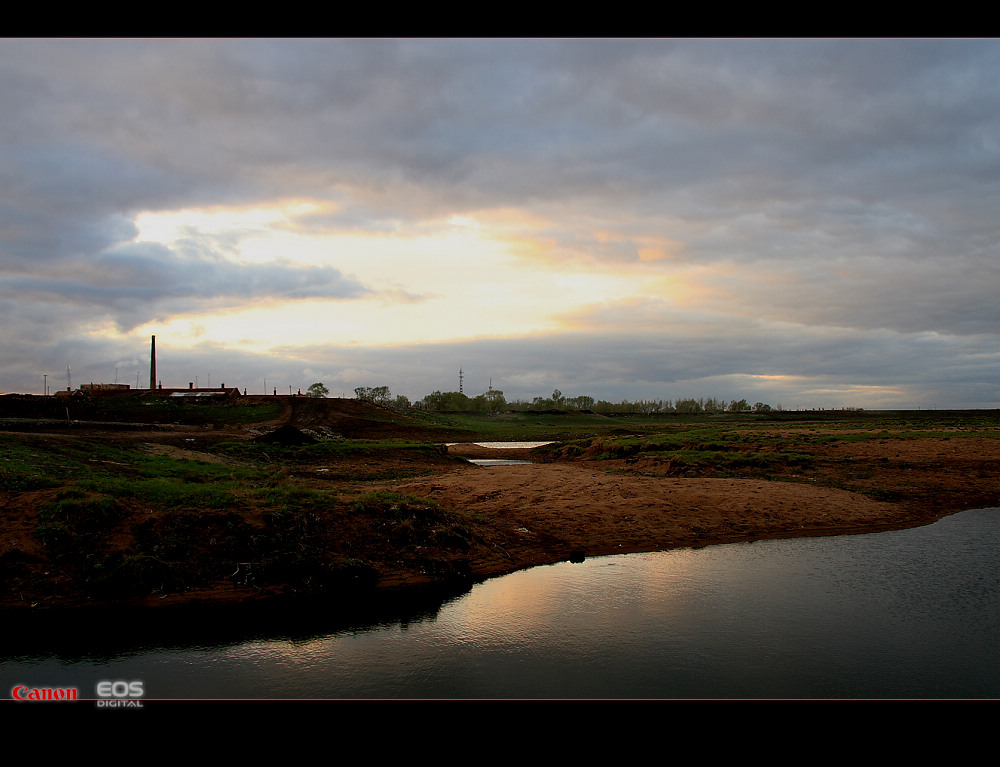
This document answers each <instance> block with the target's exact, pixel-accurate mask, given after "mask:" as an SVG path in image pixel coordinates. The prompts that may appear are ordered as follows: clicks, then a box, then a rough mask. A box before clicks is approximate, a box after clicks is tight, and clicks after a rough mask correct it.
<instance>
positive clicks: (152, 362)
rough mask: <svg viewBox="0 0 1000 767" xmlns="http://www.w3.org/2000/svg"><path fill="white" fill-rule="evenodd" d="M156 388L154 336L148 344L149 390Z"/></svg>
mask: <svg viewBox="0 0 1000 767" xmlns="http://www.w3.org/2000/svg"><path fill="white" fill-rule="evenodd" d="M155 388H156V336H153V340H152V341H151V342H150V344H149V390H150V391H152V390H153V389H155Z"/></svg>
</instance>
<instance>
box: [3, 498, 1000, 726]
mask: <svg viewBox="0 0 1000 767" xmlns="http://www.w3.org/2000/svg"><path fill="white" fill-rule="evenodd" d="M998 551H1000V509H981V510H975V511H968V512H963V513H961V514H957V515H953V516H951V517H946V518H945V519H942V520H940V521H939V522H936V523H934V524H932V525H928V526H926V527H921V528H915V529H911V530H901V531H894V532H886V533H877V534H870V535H855V536H837V537H827V538H799V539H793V540H783V541H758V542H754V543H741V544H731V545H724V546H714V547H708V548H703V549H682V550H675V551H668V552H659V553H654V554H631V555H624V556H613V557H600V558H595V559H590V560H587V561H586V562H583V563H580V564H570V563H563V564H559V565H553V566H547V567H538V568H533V569H531V570H526V571H522V572H518V573H514V574H512V575H508V576H505V577H502V578H497V579H494V580H490V581H487V582H484V583H481V584H478V585H476V586H474V587H473V588H472V589H471V590H470V591H468V592H466V593H464V594H462V595H459V596H456V597H454V598H452V599H450V600H448V601H446V602H444V603H443V604H436V605H432V606H430V607H426V608H422V609H412V610H409V611H400V610H397V611H396V612H395V614H393V615H392V616H390V617H384V616H383V617H382V618H380V619H367V620H358V619H347V618H345V617H344V616H335V615H332V614H325V615H316V614H312V615H307V616H303V615H285V616H281V617H275V618H272V619H271V620H269V622H268V623H269V625H268V627H267V628H265V629H263V630H262V629H261V627H260V626H259V625H257V624H253V628H251V627H250V626H251V624H247V626H245V627H243V628H240V627H239V626H238V625H236V624H233V623H232V622H228V625H227V626H225V627H223V626H218V625H215V626H213V625H212V624H211V621H207V622H204V623H202V622H200V621H199V623H198V625H188V626H185V627H184V628H183V629H177V628H176V627H174V628H172V629H171V628H168V627H167V626H166V624H163V625H161V626H160V627H158V628H150V627H149V626H137V625H131V624H130V623H129V622H128V621H129V620H138V621H140V622H141V619H139V618H135V617H133V618H132V619H129V618H127V617H126V618H120V619H116V620H121V621H123V622H122V623H120V624H116V625H111V626H107V625H105V626H103V627H102V628H101V629H100V630H97V629H96V628H95V627H93V626H91V627H90V628H84V627H82V626H81V624H80V623H79V622H78V621H70V620H67V621H65V622H64V624H60V622H59V621H55V622H53V623H47V624H46V626H45V628H44V629H43V630H41V633H39V631H40V629H39V628H38V627H37V626H34V627H31V626H21V627H19V628H21V629H24V631H28V632H29V633H30V632H34V633H33V634H32V635H31V636H30V638H28V636H27V634H23V635H22V636H20V638H19V636H18V634H19V632H18V631H12V630H11V628H13V627H8V630H7V631H6V632H5V633H6V634H7V636H6V638H5V639H4V643H3V646H2V648H0V651H2V655H0V658H2V662H0V685H2V689H3V690H4V694H5V695H7V694H9V693H8V692H7V691H9V690H10V689H11V688H12V687H13V686H14V685H16V684H27V685H31V686H43V685H54V686H63V687H65V686H70V685H71V686H75V687H77V688H79V690H80V695H81V696H84V697H93V695H94V692H93V691H94V689H95V686H96V684H97V683H98V682H99V681H102V680H104V681H107V680H125V681H129V680H140V681H141V682H142V690H143V696H144V701H143V702H144V703H145V704H146V705H147V706H151V705H155V703H154V701H155V700H156V699H159V698H411V697H416V698H432V697H459V698H498V697H510V698H572V697H586V698H595V697H596V698H628V697H640V698H677V697H680V698H699V697H708V698H720V697H724V698H728V697H739V698H746V697H754V698H757V697H767V698H772V697H809V698H842V697H848V698H887V697H888V698H893V697H905V698H914V697H919V698H928V697H977V698H978V697H998V696H1000V557H998V556H997V554H998ZM237 623H238V622H237ZM22 640H23V641H22ZM123 689H124V688H123ZM77 705H81V704H77ZM82 705H95V704H93V703H86V704H82Z"/></svg>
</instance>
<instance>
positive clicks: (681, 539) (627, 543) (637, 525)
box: [394, 464, 927, 569]
mask: <svg viewBox="0 0 1000 767" xmlns="http://www.w3.org/2000/svg"><path fill="white" fill-rule="evenodd" d="M394 489H396V490H398V491H399V492H405V493H412V494H414V495H421V496H425V497H428V498H432V499H434V500H436V501H438V502H439V503H441V504H442V505H445V506H450V507H454V508H461V509H463V510H464V511H466V512H467V513H470V514H473V515H480V516H482V517H483V518H485V519H487V520H489V521H490V522H491V523H493V524H494V525H496V526H498V527H501V528H508V529H510V530H512V531H514V533H516V535H514V536H513V539H514V540H516V541H518V542H519V544H518V545H515V546H514V547H513V548H512V550H509V551H508V552H507V554H508V555H509V556H510V558H511V559H512V560H513V561H515V562H516V563H517V564H518V565H519V566H523V565H526V564H533V563H536V562H546V561H552V560H553V559H564V558H567V557H569V556H570V555H571V554H572V553H573V552H581V553H584V554H586V555H587V556H593V555H600V554H612V553H624V552H637V551H654V550H659V549H669V548H675V547H681V546H702V545H707V544H712V543H723V542H730V541H743V540H753V539H757V538H786V537H795V536H802V535H830V534H840V533H849V532H862V531H874V530H884V529H889V528H902V527H907V526H911V525H915V524H920V523H922V522H924V521H927V520H926V518H921V517H917V516H914V515H913V514H912V513H910V512H908V511H907V510H906V509H905V508H902V507H901V506H899V505H898V504H891V503H882V502H878V501H874V500H871V499H870V498H867V497H865V496H863V495H860V494H857V493H851V492H847V491H845V490H835V489H830V488H823V487H812V486H809V485H807V484H792V483H787V482H766V481H759V480H751V479H699V478H694V479H686V478H684V479H673V478H658V477H644V476H636V475H617V476H615V475H609V474H607V473H605V472H604V471H600V470H598V469H595V468H592V467H590V466H587V465H579V464H539V465H533V466H504V467H493V468H483V467H479V466H469V467H463V468H460V469H457V470H455V471H452V472H450V473H447V474H443V475H438V476H436V477H432V478H427V479H422V480H418V481H411V482H406V483H397V484H395V485H394ZM481 565H482V566H483V567H485V568H486V569H491V563H489V562H483V563H481ZM493 566H496V565H495V564H494V565H493Z"/></svg>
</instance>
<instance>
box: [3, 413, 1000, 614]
mask: <svg viewBox="0 0 1000 767" xmlns="http://www.w3.org/2000/svg"><path fill="white" fill-rule="evenodd" d="M315 415H316V414H315V413H313V412H312V411H310V417H314V416H315ZM320 415H322V414H320ZM360 415H364V414H363V413H361V414H360ZM360 415H358V414H355V413H351V414H350V416H351V418H360ZM338 417H340V418H341V422H342V423H343V422H345V421H344V419H345V416H344V414H340V415H339V416H338ZM329 423H330V421H324V420H323V418H316V422H315V423H313V424H312V425H313V426H314V427H315V428H316V429H318V430H320V431H319V432H317V433H318V434H319V437H316V438H310V439H311V440H315V441H307V442H305V443H303V444H295V445H290V444H282V443H280V442H275V441H274V440H273V439H272V438H270V436H269V435H268V433H267V430H266V429H263V428H259V427H256V426H254V427H249V426H245V425H241V426H232V427H225V426H218V425H217V426H213V427H211V428H206V427H196V426H185V427H181V428H175V429H173V430H172V429H170V428H162V429H156V430H145V429H142V428H139V429H137V430H134V431H132V432H129V431H127V430H126V431H122V430H121V429H117V430H115V431H114V432H113V433H109V432H104V431H101V430H100V429H98V428H97V427H94V429H93V432H92V433H87V434H83V435H81V434H79V433H74V434H65V433H64V434H54V433H49V432H45V431H35V432H31V433H27V432H17V433H12V432H8V433H6V434H2V435H0V459H2V460H0V471H2V475H0V480H2V481H0V502H2V503H3V508H4V517H3V520H2V525H0V582H2V584H3V589H2V593H0V608H4V609H15V608H24V609H30V610H32V611H37V610H44V609H46V608H67V607H96V606H107V605H132V606H145V607H149V606H167V605H192V604H201V605H222V604H252V603H257V602H264V601H271V602H274V601H276V600H277V601H295V600H297V599H314V598H332V599H334V600H341V601H353V602H355V603H356V602H357V600H358V599H364V595H365V594H371V595H374V594H377V593H397V594H398V593H409V592H416V591H419V590H421V589H427V588H428V587H432V588H452V587H462V585H463V584H466V585H467V584H469V583H471V582H474V581H475V580H478V579H482V578H486V577H491V576H494V575H500V574H503V573H508V572H512V571H514V570H517V569H521V568H524V567H529V566H532V565H537V564H546V563H553V562H557V561H562V560H567V559H579V558H580V557H591V556H598V555H603V554H612V553H633V552H644V551H654V550H661V549H670V548H677V547H690V546H708V545H713V544H719V543H728V542H736V541H747V540H759V539H765V538H787V537H797V536H817V535H837V534H848V533H860V532H874V531H879V530H887V529H897V528H905V527H912V526H916V525H920V524H926V523H929V522H931V521H934V520H935V519H938V518H940V517H942V516H944V515H946V514H949V513H952V512H956V511H960V510H963V509H967V508H976V507H983V506H995V505H1000V452H998V450H997V446H998V445H1000V441H998V439H997V427H996V426H994V425H992V424H991V423H985V424H982V423H980V424H977V425H975V426H968V425H962V424H961V423H959V425H955V424H954V423H953V422H948V423H945V422H941V423H936V424H931V425H932V426H933V428H931V429H929V428H928V421H927V420H926V419H925V420H923V421H922V422H921V423H920V429H916V428H914V427H913V426H912V425H907V424H900V425H898V426H894V427H891V428H883V426H884V424H881V423H878V424H877V426H878V428H869V429H864V428H858V425H859V423H860V422H859V421H858V420H857V419H855V420H852V421H850V422H849V423H840V422H838V423H832V422H830V423H824V424H820V425H816V424H808V425H805V426H801V427H790V426H789V425H788V424H787V423H779V424H774V423H772V422H768V421H762V422H749V421H725V422H723V425H722V426H720V423H719V422H711V423H709V424H700V423H695V424H694V425H689V424H677V425H674V424H668V425H667V427H669V428H667V427H663V426H661V427H660V428H659V430H658V431H657V430H653V429H650V430H649V431H647V432H644V433H638V434H637V433H636V431H635V430H634V429H632V430H625V429H621V428H620V427H619V426H618V423H620V422H616V423H615V424H614V426H615V428H614V433H612V432H610V431H608V429H607V428H605V430H604V432H602V433H598V434H597V435H596V436H592V437H582V438H580V439H577V440H568V441H567V440H564V441H562V442H558V443H555V444H552V445H549V446H546V447H543V448H536V449H534V450H530V451H528V450H519V451H513V452H512V451H506V450H491V449H490V448H482V447H478V446H474V445H471V444H469V443H461V444H457V445H452V446H451V447H450V448H449V449H447V450H446V449H445V448H444V447H443V446H442V445H440V444H438V445H434V444H428V443H419V442H417V443H414V442H409V443H404V442H401V441H398V440H397V441H389V440H388V439H385V438H383V439H381V440H379V441H372V440H355V441H351V440H344V439H343V438H333V437H329V436H327V438H325V439H324V438H323V434H322V430H323V429H327V430H329V428H330V427H329ZM352 423H353V422H352ZM865 423H868V424H872V423H875V422H874V420H873V419H869V421H867V422H865ZM377 424H378V429H380V430H381V432H382V433H380V436H382V437H385V436H386V434H385V432H387V431H388V430H389V426H386V422H385V421H378V422H377ZM276 425H278V424H277V423H275V422H271V423H270V424H269V427H271V428H273V427H274V426H276ZM284 425H285V426H288V425H289V423H287V422H285V423H284ZM630 425H634V424H630ZM405 426H406V429H408V430H409V431H408V432H406V433H407V435H408V436H422V433H421V432H420V431H419V430H418V429H417V427H416V426H414V425H412V424H407V425H405ZM417 426H419V424H418V425H417ZM362 427H363V424H362V425H360V426H358V428H359V430H363V429H362ZM38 428H39V429H43V428H45V427H44V425H42V426H40V427H38ZM420 428H422V429H426V427H424V426H420ZM454 432H455V430H454V429H452V431H451V432H449V434H453V433H454ZM293 436H294V435H293ZM388 436H391V434H390V435H388ZM296 441H297V440H296ZM515 452H516V453H517V454H516V455H515V454H514V453H515ZM472 455H475V456H477V457H508V458H513V457H517V458H531V459H533V460H535V461H536V463H535V464H534V465H530V466H504V467H492V468H484V467H479V466H475V465H472V464H469V463H467V462H465V461H463V460H462V456H472Z"/></svg>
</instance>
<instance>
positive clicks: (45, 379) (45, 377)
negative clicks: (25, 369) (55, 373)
mask: <svg viewBox="0 0 1000 767" xmlns="http://www.w3.org/2000/svg"><path fill="white" fill-rule="evenodd" d="M42 379H43V380H44V382H45V384H44V386H43V387H42V390H43V391H44V392H45V394H48V393H49V374H48V373H42Z"/></svg>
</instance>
